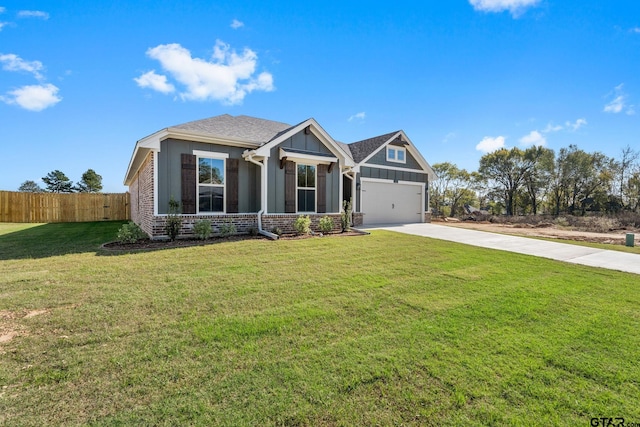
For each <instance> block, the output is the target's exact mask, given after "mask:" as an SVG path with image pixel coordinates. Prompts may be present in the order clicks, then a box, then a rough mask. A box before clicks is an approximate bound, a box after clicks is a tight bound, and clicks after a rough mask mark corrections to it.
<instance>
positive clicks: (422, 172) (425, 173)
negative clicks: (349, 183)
mask: <svg viewBox="0 0 640 427" xmlns="http://www.w3.org/2000/svg"><path fill="white" fill-rule="evenodd" d="M362 167H365V168H371V169H375V168H378V169H388V170H392V171H402V172H414V173H421V174H424V175H429V173H428V172H427V171H425V170H422V169H409V168H400V167H397V166H387V165H376V164H375V163H367V164H364V165H363V164H361V165H360V168H362ZM358 171H359V172H360V169H359V170H358Z"/></svg>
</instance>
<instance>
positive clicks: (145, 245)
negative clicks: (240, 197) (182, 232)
mask: <svg viewBox="0 0 640 427" xmlns="http://www.w3.org/2000/svg"><path fill="white" fill-rule="evenodd" d="M366 234H369V233H367V232H364V231H356V230H352V231H347V232H344V233H328V234H322V233H315V234H309V235H297V234H283V235H281V236H280V237H279V239H278V240H301V239H320V238H333V237H346V236H363V235H366ZM241 240H269V239H268V238H267V237H265V236H262V235H260V236H249V235H238V236H231V237H213V238H210V239H205V240H200V239H177V240H174V241H173V242H172V241H170V240H149V239H145V240H139V241H138V242H136V243H119V242H110V243H105V244H104V245H102V248H103V249H107V250H109V251H138V250H160V249H172V248H187V247H191V246H206V245H214V244H218V243H224V242H237V241H241Z"/></svg>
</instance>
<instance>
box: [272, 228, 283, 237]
mask: <svg viewBox="0 0 640 427" xmlns="http://www.w3.org/2000/svg"><path fill="white" fill-rule="evenodd" d="M271 232H272V233H273V234H276V235H278V236H282V228H280V227H273V228H272V229H271Z"/></svg>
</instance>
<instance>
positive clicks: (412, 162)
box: [366, 143, 422, 170]
mask: <svg viewBox="0 0 640 427" xmlns="http://www.w3.org/2000/svg"><path fill="white" fill-rule="evenodd" d="M389 146H391V147H394V146H396V147H400V148H403V147H404V148H406V146H405V145H397V144H393V143H392V144H389ZM406 159H407V162H406V163H398V162H389V161H387V147H386V146H385V147H383V148H382V149H381V150H379V151H378V152H377V153H376V154H374V155H373V157H371V158H370V159H369V160H367V163H366V164H371V165H382V166H389V167H394V168H402V169H414V170H416V169H418V170H422V166H420V164H419V163H418V161H417V160H416V158H415V157H413V156H412V155H411V153H410V152H409V150H406Z"/></svg>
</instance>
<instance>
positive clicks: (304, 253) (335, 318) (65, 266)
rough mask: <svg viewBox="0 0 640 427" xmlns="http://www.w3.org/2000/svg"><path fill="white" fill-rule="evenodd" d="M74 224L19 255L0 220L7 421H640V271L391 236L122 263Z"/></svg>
mask: <svg viewBox="0 0 640 427" xmlns="http://www.w3.org/2000/svg"><path fill="white" fill-rule="evenodd" d="M41 227H46V226H41ZM77 227H79V229H81V228H82V227H89V228H90V229H91V230H93V233H90V234H91V235H88V234H86V233H84V232H79V233H75V232H74V231H73V230H74V227H70V228H69V229H67V230H66V232H65V233H64V235H71V234H73V233H75V235H76V237H75V238H74V240H73V242H71V241H67V242H66V243H65V242H62V243H61V242H60V241H59V240H58V239H59V238H60V235H59V234H58V235H55V236H53V237H52V238H51V239H48V238H47V236H46V234H40V237H39V239H37V244H36V243H35V240H28V241H27V242H25V243H24V244H25V245H26V246H27V247H26V248H22V249H20V250H19V252H18V253H20V254H22V255H19V256H15V257H11V256H8V255H6V254H7V253H8V252H11V251H12V250H14V249H15V250H16V251H18V249H17V248H15V245H18V246H20V245H21V241H22V240H21V238H20V235H21V233H26V234H25V235H27V236H29V235H31V233H35V232H36V231H35V229H37V228H38V227H33V226H15V225H2V227H1V228H0V230H2V231H1V232H0V233H4V234H3V235H0V254H2V256H0V307H1V309H0V310H2V311H0V321H1V322H2V324H1V326H0V327H1V329H2V331H0V335H1V334H2V333H6V332H7V331H9V330H11V331H13V332H14V333H17V334H18V335H17V336H16V337H14V338H13V339H12V340H11V341H9V342H6V343H3V344H0V358H1V360H2V363H0V384H1V385H2V389H0V424H7V425H69V424H71V425H73V424H92V425H130V424H134V425H181V424H195V425H396V424H405V425H460V424H469V425H589V424H588V423H589V420H590V419H591V418H592V417H609V416H610V417H625V419H626V420H627V421H633V420H640V406H639V405H638V396H639V395H640V382H639V378H640V364H639V363H638V362H639V360H638V347H639V345H640V333H639V332H638V330H639V326H640V315H639V312H638V306H639V305H640V304H639V303H640V294H639V293H638V292H637V284H638V276H634V275H630V274H624V273H618V272H613V271H607V270H599V269H594V268H588V267H582V266H576V265H569V264H563V263H559V262H554V261H549V260H543V259H539V258H533V257H528V256H523V255H517V254H508V253H504V252H497V251H492V250H486V249H480V248H473V247H469V246H464V245H459V244H454V243H450V242H443V241H437V240H430V239H426V238H421V237H416V236H408V235H401V234H395V233H391V232H384V231H374V232H373V233H372V234H371V235H370V236H363V237H344V238H322V239H308V240H291V241H276V242H272V241H266V240H248V241H237V242H228V243H222V244H216V245H209V246H201V247H193V248H181V249H172V250H162V251H154V252H138V253H129V254H122V255H110V254H108V253H105V252H101V251H98V250H96V248H97V246H98V242H96V239H97V240H100V239H104V240H105V241H106V240H111V239H112V236H109V237H107V234H108V233H107V232H106V231H107V230H111V228H113V227H114V225H113V224H111V225H110V224H105V223H103V224H94V225H77ZM115 228H116V229H117V227H115ZM101 230H102V231H101ZM109 232H110V231H109ZM38 233H39V232H38ZM96 236H102V237H100V239H98V238H97V237H96ZM43 245H44V246H45V247H46V248H48V249H43V248H42V246H43ZM36 246H37V247H36ZM89 247H92V248H93V249H92V250H89V249H88V248H89ZM12 248H13V249H12ZM29 253H38V254H39V255H37V256H33V257H31V258H29V257H28V256H27V255H28V254H29ZM47 253H48V254H50V255H49V256H45V255H44V254H47ZM34 310H46V312H44V313H42V314H39V315H35V316H31V317H28V316H27V317H25V316H26V315H27V314H28V313H30V312H32V311H34Z"/></svg>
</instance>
